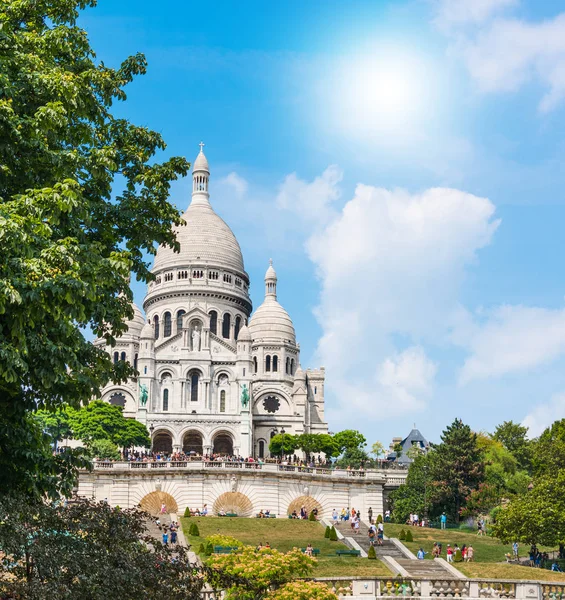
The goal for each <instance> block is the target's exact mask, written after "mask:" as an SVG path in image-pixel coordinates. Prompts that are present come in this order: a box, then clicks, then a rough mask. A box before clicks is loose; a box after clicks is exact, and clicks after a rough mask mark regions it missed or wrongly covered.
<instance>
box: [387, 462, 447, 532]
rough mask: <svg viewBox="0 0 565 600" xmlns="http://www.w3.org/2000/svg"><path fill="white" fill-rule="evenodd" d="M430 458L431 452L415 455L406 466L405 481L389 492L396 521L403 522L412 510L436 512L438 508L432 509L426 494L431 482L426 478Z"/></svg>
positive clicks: (418, 512) (416, 511)
mask: <svg viewBox="0 0 565 600" xmlns="http://www.w3.org/2000/svg"><path fill="white" fill-rule="evenodd" d="M432 460H433V452H430V453H429V454H427V455H422V456H417V457H416V458H415V459H414V461H413V462H412V463H411V464H410V466H409V467H408V475H407V477H406V483H405V484H403V485H401V486H400V487H399V488H398V489H397V490H394V491H393V492H392V493H391V494H390V500H391V502H392V517H393V519H394V521H396V522H397V523H405V522H406V520H407V519H408V516H409V515H410V514H411V513H414V512H415V513H416V514H418V515H424V514H425V513H426V512H428V514H430V515H434V514H435V513H437V512H438V510H439V509H437V510H434V507H433V506H432V505H431V502H430V501H429V494H427V492H428V489H427V485H428V484H430V483H431V482H430V481H428V478H429V470H430V463H431V461H432ZM426 503H427V506H426ZM425 509H427V511H426V510H425ZM439 512H441V511H440V510H439Z"/></svg>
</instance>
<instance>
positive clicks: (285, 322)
mask: <svg viewBox="0 0 565 600" xmlns="http://www.w3.org/2000/svg"><path fill="white" fill-rule="evenodd" d="M249 332H250V333H251V337H252V338H253V340H254V341H257V340H276V341H289V342H291V343H293V344H295V343H296V333H295V331H294V325H293V324H292V319H291V318H290V316H289V314H288V313H287V312H286V310H285V309H284V308H283V307H282V306H281V305H280V304H279V303H278V302H277V301H276V300H275V299H274V298H273V297H272V296H271V297H267V298H266V299H265V301H264V302H263V304H261V306H260V307H259V308H258V309H257V310H256V311H255V312H254V313H253V316H252V317H251V320H250V321H249Z"/></svg>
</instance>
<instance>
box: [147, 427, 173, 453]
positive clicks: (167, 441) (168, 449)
mask: <svg viewBox="0 0 565 600" xmlns="http://www.w3.org/2000/svg"><path fill="white" fill-rule="evenodd" d="M151 450H152V451H153V452H164V453H165V454H172V452H173V434H172V433H171V432H170V431H169V430H167V429H157V430H156V431H155V432H154V433H153V436H152V438H151Z"/></svg>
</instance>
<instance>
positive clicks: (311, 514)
mask: <svg viewBox="0 0 565 600" xmlns="http://www.w3.org/2000/svg"><path fill="white" fill-rule="evenodd" d="M308 520H309V521H316V520H317V519H316V515H315V514H314V511H313V510H311V511H310V516H309V517H308Z"/></svg>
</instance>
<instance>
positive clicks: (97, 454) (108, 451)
mask: <svg viewBox="0 0 565 600" xmlns="http://www.w3.org/2000/svg"><path fill="white" fill-rule="evenodd" d="M88 452H89V453H90V455H91V456H92V457H93V458H98V459H99V460H119V459H120V451H119V450H118V447H117V446H116V444H114V443H113V442H111V441H110V440H92V441H91V442H90V443H89V444H88Z"/></svg>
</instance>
